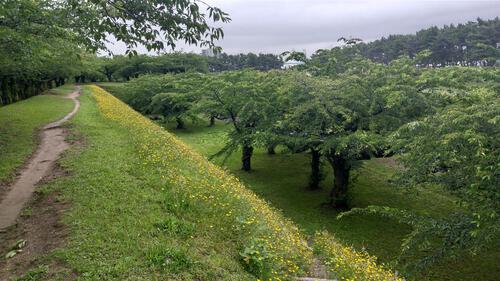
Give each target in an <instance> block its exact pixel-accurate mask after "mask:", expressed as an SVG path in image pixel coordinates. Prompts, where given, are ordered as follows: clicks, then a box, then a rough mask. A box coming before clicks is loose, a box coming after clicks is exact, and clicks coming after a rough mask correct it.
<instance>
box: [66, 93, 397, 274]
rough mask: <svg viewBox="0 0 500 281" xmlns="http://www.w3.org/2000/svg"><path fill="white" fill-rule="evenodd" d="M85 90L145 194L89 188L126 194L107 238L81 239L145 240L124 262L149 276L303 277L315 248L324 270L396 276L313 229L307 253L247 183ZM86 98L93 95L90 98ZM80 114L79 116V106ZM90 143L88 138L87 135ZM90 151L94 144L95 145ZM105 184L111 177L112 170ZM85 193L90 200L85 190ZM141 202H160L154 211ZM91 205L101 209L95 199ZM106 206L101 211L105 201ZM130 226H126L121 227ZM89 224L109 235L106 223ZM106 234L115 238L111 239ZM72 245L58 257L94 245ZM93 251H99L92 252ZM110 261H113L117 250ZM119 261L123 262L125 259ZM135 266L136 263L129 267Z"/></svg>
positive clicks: (125, 108) (291, 226)
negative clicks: (139, 263) (139, 264)
mask: <svg viewBox="0 0 500 281" xmlns="http://www.w3.org/2000/svg"><path fill="white" fill-rule="evenodd" d="M89 89H90V90H91V92H92V94H93V97H94V98H95V100H96V101H97V105H98V109H99V112H100V113H101V115H102V116H103V117H104V119H108V120H103V121H102V122H110V120H111V122H110V124H111V125H110V126H106V127H103V128H101V130H115V131H116V132H121V133H116V134H115V135H114V136H113V137H114V138H115V139H116V138H118V139H116V142H117V143H116V145H124V142H130V143H132V144H133V147H134V152H133V153H132V151H126V153H129V154H130V156H134V159H130V162H128V163H120V164H119V165H120V166H123V165H125V168H123V167H120V168H119V169H120V170H122V169H125V170H127V171H129V174H131V175H134V181H139V182H140V184H141V185H144V186H143V187H141V188H142V189H143V190H142V192H145V193H141V194H140V196H139V195H137V194H135V191H133V190H120V189H118V188H116V187H114V186H113V187H107V186H106V188H104V189H102V190H92V191H93V192H99V193H105V194H107V193H113V192H129V193H130V194H125V195H123V194H121V195H120V196H121V197H124V198H128V199H127V200H126V201H125V202H123V203H122V205H121V206H116V207H115V209H113V210H114V211H116V209H118V210H120V211H121V213H120V217H116V220H117V221H119V222H120V223H116V222H111V224H114V225H115V226H114V227H113V228H111V229H110V231H111V232H109V233H102V234H100V235H103V236H105V237H101V236H95V237H86V238H85V239H90V240H92V239H105V240H106V239H109V240H111V241H113V242H112V243H117V244H120V243H122V242H123V241H126V243H131V244H133V245H129V247H128V248H129V250H131V251H133V250H134V249H135V247H136V246H137V245H136V244H137V243H143V244H144V245H143V248H144V249H143V250H142V251H141V253H140V255H135V254H134V253H130V259H131V260H133V259H134V258H138V259H140V256H141V255H142V257H143V259H144V263H145V264H146V265H147V266H149V268H151V274H153V275H154V276H156V277H157V278H158V279H164V278H165V277H168V278H169V279H187V280H192V279H201V280H221V279H224V280H255V279H256V278H259V279H261V280H293V279H294V277H297V276H307V275H309V274H310V273H309V272H308V270H309V268H311V265H312V264H313V262H314V258H313V257H314V253H313V251H316V254H318V256H319V257H320V259H321V260H322V261H323V262H324V264H326V266H327V267H328V269H329V270H331V272H332V276H337V277H339V278H341V279H355V280H396V279H397V278H396V277H394V275H393V274H392V273H391V272H390V271H388V270H385V269H383V268H381V267H378V266H377V265H376V264H375V263H374V262H373V260H372V259H371V258H369V257H367V256H366V255H363V254H359V253H356V252H354V251H353V250H352V249H350V248H347V247H344V246H342V245H340V244H338V243H336V242H335V241H334V240H333V239H331V237H330V236H329V235H327V234H324V233H323V234H318V235H317V236H316V237H315V238H312V239H313V245H314V246H313V247H312V248H314V249H315V250H313V249H312V248H311V247H309V246H308V244H307V238H306V237H305V236H304V235H303V234H301V232H300V231H299V229H298V228H297V227H296V226H295V225H294V224H293V223H292V222H291V221H289V220H288V219H286V218H284V217H283V216H282V215H281V214H280V213H279V212H278V211H277V210H274V209H273V208H272V207H270V206H269V205H268V204H267V203H266V202H265V201H264V200H262V199H260V198H259V197H257V196H256V195H255V194H254V193H253V192H251V191H250V190H249V189H247V188H245V186H243V184H242V183H240V181H239V180H238V179H237V178H236V177H234V176H232V175H231V174H230V173H228V172H226V171H224V170H223V169H221V168H219V167H218V166H216V165H214V164H212V163H210V162H209V161H207V160H206V159H205V158H204V157H203V156H201V155H199V154H198V153H196V152H194V151H193V150H191V149H190V148H189V147H188V146H187V145H186V144H184V143H183V142H181V141H180V140H178V139H177V138H176V137H174V136H173V135H172V134H170V133H168V132H167V131H165V130H164V129H162V128H161V127H159V126H157V125H156V124H154V123H153V122H151V121H150V120H148V119H147V118H144V117H143V116H142V115H140V114H139V113H137V112H135V111H134V110H132V109H131V108H129V107H128V106H127V105H125V104H124V103H122V102H121V101H119V100H118V99H116V98H115V97H113V96H112V95H110V94H109V93H107V92H106V91H104V90H103V89H101V88H99V87H97V86H90V87H89ZM87 98H88V97H87ZM88 102H92V101H91V100H90V99H89V101H88ZM91 111H92V110H91V109H88V110H87V114H91ZM83 112H84V113H83V114H85V102H84V107H83ZM89 118H90V117H89ZM92 118H94V119H95V120H94V121H93V122H96V121H98V120H97V119H96V117H92ZM77 121H78V120H77ZM87 121H89V120H87ZM77 123H78V122H77ZM95 126H96V125H94V127H95ZM84 133H85V132H84ZM99 133H100V131H99V130H94V131H93V132H91V135H92V134H99ZM124 133H125V135H124ZM122 138H125V139H122ZM88 141H89V142H92V137H90V138H89V140H88ZM110 141H112V139H110ZM90 145H92V144H90ZM95 149H100V148H99V147H95ZM103 152H104V151H103ZM124 153H125V152H124ZM130 156H129V157H130ZM106 157H110V158H116V157H118V156H117V155H108V156H106ZM122 162H123V161H122ZM110 168H111V167H105V168H103V169H104V170H102V169H101V170H102V171H101V173H106V172H107V169H110ZM109 172H110V173H111V171H109ZM101 176H102V175H101ZM97 178H98V176H97ZM129 180H130V179H127V178H125V179H123V181H124V182H123V183H121V184H122V185H124V186H127V184H128V183H127V182H126V181H129ZM109 181H112V176H110V179H109ZM79 192H82V191H79ZM82 195H83V194H82ZM86 196H87V197H89V196H90V197H89V198H92V197H91V196H92V194H86ZM99 196H100V195H99ZM110 196H112V194H111V195H110ZM77 197H78V196H77ZM88 200H95V199H88ZM110 200H111V201H112V200H114V199H110ZM76 201H78V200H76ZM142 201H144V202H143V203H144V205H143V209H142V210H141V208H140V207H139V208H136V207H134V206H136V205H137V204H138V202H139V203H142ZM74 204H76V205H77V206H75V208H76V211H73V214H70V215H69V218H68V221H70V225H71V224H74V222H73V223H71V220H72V217H73V219H77V220H79V224H78V226H79V227H80V228H92V226H89V225H87V224H86V223H88V222H86V221H85V219H84V218H78V214H76V213H75V212H78V204H79V203H78V202H74ZM110 204H117V202H112V203H110ZM147 204H151V205H155V206H156V205H158V207H157V208H156V207H155V208H153V209H151V207H150V206H148V205H147ZM90 208H91V209H93V208H99V206H96V205H92V206H90ZM103 208H108V207H107V206H106V207H104V206H103ZM137 211H138V212H139V214H137ZM107 212H108V210H107V209H106V210H97V211H96V215H97V214H99V216H101V220H105V217H106V216H107V215H110V214H108V213H107ZM109 212H111V211H109ZM141 212H142V213H141ZM152 213H155V215H154V216H153V215H152ZM111 215H115V214H113V213H111ZM127 216H131V217H137V216H139V221H138V222H136V223H140V224H141V228H142V229H144V231H143V232H140V233H134V232H133V228H135V227H136V226H134V225H132V224H133V223H131V222H133V220H132V219H128V218H127ZM141 217H143V219H142V220H141V219H140V218H141ZM97 223H99V222H97ZM127 223H129V224H131V225H129V226H127ZM104 227H106V226H104ZM120 227H122V229H121V231H122V232H120ZM127 227H130V228H131V231H132V233H131V234H130V235H137V236H138V237H137V238H136V239H135V240H127V239H129V238H127V239H125V240H123V241H120V239H122V237H121V236H124V235H126V234H125V233H124V232H127ZM96 228H97V227H96ZM94 230H95V231H100V232H102V231H106V229H105V228H103V229H94ZM95 231H94V232H92V233H95ZM92 235H99V234H92ZM110 235H111V236H112V235H115V236H116V237H111V238H109V236H110ZM144 236H147V237H144ZM314 240H316V241H317V243H315V242H314ZM132 241H134V242H132ZM143 241H145V242H143ZM71 245H73V247H75V246H77V248H78V250H79V252H78V254H76V252H71V250H69V251H66V252H64V251H63V252H62V253H64V254H65V255H67V256H70V257H71V256H72V255H74V256H75V255H85V253H84V252H85V250H86V249H85V247H92V246H89V245H88V244H86V243H80V244H79V242H78V241H72V242H70V247H69V248H71ZM90 245H93V244H91V243H90ZM117 247H118V246H117ZM82 250H83V254H82V252H81V251H82ZM87 250H88V249H87ZM93 251H96V253H95V254H96V255H98V253H97V251H98V249H93ZM62 253H61V255H62ZM113 253H114V252H113ZM118 253H119V251H118ZM99 254H100V255H106V254H107V253H99ZM115 254H116V253H115ZM123 254H126V253H125V252H124V253H123ZM86 257H87V256H85V258H86ZM110 258H111V259H119V257H116V256H114V257H110ZM66 260H68V259H66ZM69 260H70V262H69V263H70V264H77V263H78V262H77V261H76V258H73V259H69ZM71 260H73V262H71ZM103 260H106V259H103ZM89 263H90V264H91V263H92V261H89ZM117 263H118V262H117ZM118 264H119V263H118ZM126 264H127V263H126V262H125V263H124V265H126ZM133 264H134V262H130V263H129V265H133ZM119 270H120V266H117V265H116V264H115V265H114V267H113V270H111V271H112V272H114V274H115V275H120V273H119V272H120V271H119ZM125 270H128V271H131V270H130V269H125ZM79 271H82V272H85V271H86V272H87V273H86V274H87V275H89V276H90V275H91V274H92V273H91V268H89V267H84V268H80V269H79ZM131 272H133V270H132V271H131ZM104 274H105V273H100V274H99V276H100V277H105V275H104ZM130 274H132V273H128V275H127V276H128V277H131V275H130ZM143 274H144V273H143ZM110 276H113V275H110ZM144 276H145V275H144ZM116 277H120V276H116ZM132 279H134V278H132Z"/></svg>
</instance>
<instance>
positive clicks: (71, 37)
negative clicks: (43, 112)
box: [0, 0, 230, 105]
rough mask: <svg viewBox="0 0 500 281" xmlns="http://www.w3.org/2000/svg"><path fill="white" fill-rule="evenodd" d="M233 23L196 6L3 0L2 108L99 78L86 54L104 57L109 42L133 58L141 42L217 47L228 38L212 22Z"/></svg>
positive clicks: (160, 0) (187, 2) (184, 1)
mask: <svg viewBox="0 0 500 281" xmlns="http://www.w3.org/2000/svg"><path fill="white" fill-rule="evenodd" d="M229 20H230V19H229V18H228V16H227V14H226V13H224V12H223V11H221V10H220V9H218V8H216V7H212V6H207V5H206V4H204V3H203V2H201V1H196V0H194V1H192V0H174V1H164V0H155V1H148V2H144V1H140V0H132V1H76V0H64V1H50V0H40V1H31V0H1V1H0V63H1V65H2V68H1V69H0V89H1V94H0V105H2V104H8V103H12V102H15V101H17V100H20V99H23V98H27V97H30V96H33V95H36V94H39V93H41V92H42V91H44V90H46V89H48V88H50V87H53V86H57V85H60V84H62V83H64V82H65V81H66V80H67V79H68V78H73V77H74V78H76V80H77V81H79V82H83V81H85V80H90V81H92V80H97V79H101V78H102V74H100V73H99V72H98V71H96V67H95V63H96V62H95V61H96V59H95V58H89V55H88V53H90V54H92V53H94V52H95V51H98V50H101V51H107V49H106V46H105V41H106V38H107V36H114V37H115V38H116V39H117V40H118V41H120V42H124V43H125V44H126V45H127V53H130V54H136V52H135V51H134V50H133V49H134V48H135V47H136V46H137V45H138V44H142V45H143V46H145V47H146V48H147V49H148V50H155V51H160V50H163V49H165V48H166V47H174V46H175V43H176V42H177V41H179V40H183V41H186V42H187V43H190V44H198V45H201V46H207V47H214V44H213V42H214V41H215V40H217V39H218V38H221V37H222V35H223V33H222V30H221V28H218V27H213V26H212V23H213V22H219V21H222V22H227V21H229ZM159 35H163V36H162V39H161V40H160V36H159ZM126 75H129V74H124V76H126ZM131 75H136V74H135V72H134V71H132V74H131Z"/></svg>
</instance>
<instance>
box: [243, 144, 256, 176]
mask: <svg viewBox="0 0 500 281" xmlns="http://www.w3.org/2000/svg"><path fill="white" fill-rule="evenodd" d="M252 154H253V147H252V146H249V145H244V146H243V149H242V154H241V162H242V166H241V169H242V170H243V171H247V172H248V171H250V170H252V164H251V160H252Z"/></svg>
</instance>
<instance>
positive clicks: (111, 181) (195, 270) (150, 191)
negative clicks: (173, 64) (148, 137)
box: [44, 87, 250, 280]
mask: <svg viewBox="0 0 500 281" xmlns="http://www.w3.org/2000/svg"><path fill="white" fill-rule="evenodd" d="M84 93H85V94H84V96H82V97H81V98H80V100H81V102H82V106H81V108H80V111H79V113H78V114H77V115H76V116H75V118H74V119H73V120H72V121H71V123H72V125H73V126H74V127H73V129H72V131H73V132H74V135H73V138H74V139H80V140H81V142H82V147H74V148H72V149H71V151H70V152H68V153H67V154H66V156H65V157H64V159H63V160H62V161H61V165H62V166H63V167H64V168H65V169H66V170H68V171H69V172H70V173H71V176H70V177H65V178H60V179H57V180H56V181H55V182H52V183H51V184H49V185H47V186H45V188H44V191H45V192H53V191H57V192H60V193H61V196H62V198H64V199H65V200H68V201H69V202H71V204H72V207H71V210H70V211H69V212H68V214H67V216H66V217H65V222H66V224H67V225H68V226H69V227H70V229H71V235H70V238H69V241H68V245H67V246H66V247H65V248H63V249H60V250H58V251H56V252H55V253H54V254H52V255H51V257H52V258H50V257H49V259H48V260H50V259H56V260H59V261H62V262H63V263H64V264H67V265H68V266H69V267H70V268H71V270H72V271H74V272H76V273H77V275H78V276H79V277H80V278H81V279H82V280H98V279H99V280H177V279H182V280H193V279H195V278H201V279H206V280H215V279H219V278H220V279H224V280H249V278H250V276H249V275H248V273H246V272H245V271H244V270H243V268H242V266H241V264H240V263H239V262H238V260H237V259H235V258H234V253H231V254H229V253H226V251H225V250H224V249H225V245H223V244H217V245H214V243H213V242H211V241H210V240H206V239H202V238H200V240H199V241H196V242H194V244H195V246H194V247H193V248H192V249H189V248H186V244H185V243H184V240H186V235H192V234H191V232H193V229H192V226H191V225H190V224H189V223H186V222H184V221H183V220H182V219H179V218H177V217H176V216H175V215H174V214H172V213H169V212H166V210H165V202H166V200H167V201H168V200H169V199H168V198H167V197H166V195H165V194H163V193H162V192H161V191H159V187H160V186H165V184H164V182H162V181H161V179H160V177H156V176H154V172H152V171H151V170H145V169H143V163H142V162H141V161H140V160H139V159H140V157H139V155H138V152H137V150H136V148H135V144H134V143H133V141H132V140H131V138H130V137H129V133H130V132H129V131H128V130H127V129H126V128H124V127H123V126H120V125H118V124H116V123H115V122H112V121H110V120H106V119H104V118H103V117H102V116H101V115H100V113H99V111H98V109H97V105H96V102H95V100H94V99H93V98H91V97H90V96H89V95H88V94H89V90H88V88H87V87H84ZM164 227H165V228H166V229H168V230H166V229H164ZM172 230H173V233H169V232H170V231H172ZM195 240H196V239H195ZM196 243H198V244H199V245H198V246H196ZM211 248H220V252H221V253H218V254H216V253H215V252H213V253H210V252H202V253H200V250H207V249H211ZM210 254H213V260H208V261H207V257H209V256H210ZM207 255H208V256H207ZM169 257H170V258H169ZM200 260H203V262H200ZM207 262H208V263H211V266H210V267H207ZM47 263H48V264H50V262H47ZM228 269H229V270H228ZM68 274H69V275H71V273H68ZM63 275H64V273H63ZM213 276H218V277H213ZM62 277H64V276H61V278H62Z"/></svg>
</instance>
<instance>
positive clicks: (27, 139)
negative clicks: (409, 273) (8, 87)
mask: <svg viewBox="0 0 500 281" xmlns="http://www.w3.org/2000/svg"><path fill="white" fill-rule="evenodd" d="M72 108H73V102H72V101H71V100H69V99H65V98H62V97H59V96H54V95H41V96H36V97H32V98H29V99H27V100H23V101H20V102H16V103H14V104H10V105H6V106H3V107H0V182H1V181H9V180H11V179H12V178H13V176H14V171H15V169H16V168H18V167H19V166H21V165H22V164H23V163H24V161H25V160H26V158H27V157H29V156H30V155H31V154H32V153H33V152H34V150H35V148H36V145H37V144H38V136H37V129H39V128H41V127H42V126H43V125H45V124H48V123H50V122H53V121H56V120H58V119H60V118H62V117H63V116H64V115H66V114H68V113H69V112H70V111H71V109H72Z"/></svg>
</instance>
